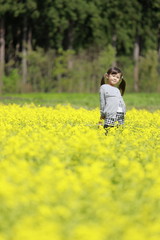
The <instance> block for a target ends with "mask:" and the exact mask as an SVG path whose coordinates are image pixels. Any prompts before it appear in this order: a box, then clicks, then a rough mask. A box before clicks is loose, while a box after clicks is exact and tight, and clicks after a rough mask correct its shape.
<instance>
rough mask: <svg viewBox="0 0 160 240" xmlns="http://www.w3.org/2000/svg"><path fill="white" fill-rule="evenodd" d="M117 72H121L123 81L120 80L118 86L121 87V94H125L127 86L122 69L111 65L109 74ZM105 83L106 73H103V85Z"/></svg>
mask: <svg viewBox="0 0 160 240" xmlns="http://www.w3.org/2000/svg"><path fill="white" fill-rule="evenodd" d="M117 73H120V74H121V82H120V84H119V86H118V88H119V90H120V92H121V95H122V96H123V94H124V92H125V88H126V81H125V80H124V79H123V74H122V71H121V70H120V69H119V68H117V67H111V68H109V69H108V71H107V74H108V75H110V74H117ZM105 74H106V73H105ZM103 84H105V76H104V75H103V77H102V79H101V85H103Z"/></svg>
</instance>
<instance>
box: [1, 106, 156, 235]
mask: <svg viewBox="0 0 160 240" xmlns="http://www.w3.org/2000/svg"><path fill="white" fill-rule="evenodd" d="M98 120H99V109H98V108H96V109H92V110H87V109H84V108H79V109H75V108H73V107H71V106H70V105H66V106H62V105H57V106H56V107H40V106H35V105H34V104H28V105H27V104H26V105H23V106H19V105H16V104H10V105H3V104H1V105H0V153H1V154H0V172H1V174H0V240H32V239H33V240H51V239H52V240H89V239H91V240H159V239H160V110H156V111H154V112H152V113H151V112H149V111H147V110H136V109H131V110H129V111H128V112H127V114H126V121H125V125H124V126H123V127H118V128H117V127H115V128H111V129H110V131H109V132H108V134H107V136H106V135H105V130H104V129H103V127H100V128H99V129H98V127H97V122H98Z"/></svg>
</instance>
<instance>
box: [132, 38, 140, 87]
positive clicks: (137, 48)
mask: <svg viewBox="0 0 160 240" xmlns="http://www.w3.org/2000/svg"><path fill="white" fill-rule="evenodd" d="M139 54H140V45H139V37H137V38H136V41H135V44H134V53H133V59H134V91H135V92H139Z"/></svg>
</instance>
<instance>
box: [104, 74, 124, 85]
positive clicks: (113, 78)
mask: <svg viewBox="0 0 160 240" xmlns="http://www.w3.org/2000/svg"><path fill="white" fill-rule="evenodd" d="M107 80H108V84H109V85H111V86H115V85H116V84H117V83H119V81H120V80H121V73H111V74H109V75H107Z"/></svg>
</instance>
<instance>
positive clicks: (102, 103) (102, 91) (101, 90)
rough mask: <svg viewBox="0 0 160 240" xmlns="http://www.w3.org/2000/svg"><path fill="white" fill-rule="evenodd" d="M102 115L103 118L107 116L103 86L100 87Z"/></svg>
mask: <svg viewBox="0 0 160 240" xmlns="http://www.w3.org/2000/svg"><path fill="white" fill-rule="evenodd" d="M99 94H100V115H101V118H104V117H105V113H104V109H105V95H104V90H103V88H102V86H101V87H100V92H99Z"/></svg>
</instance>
